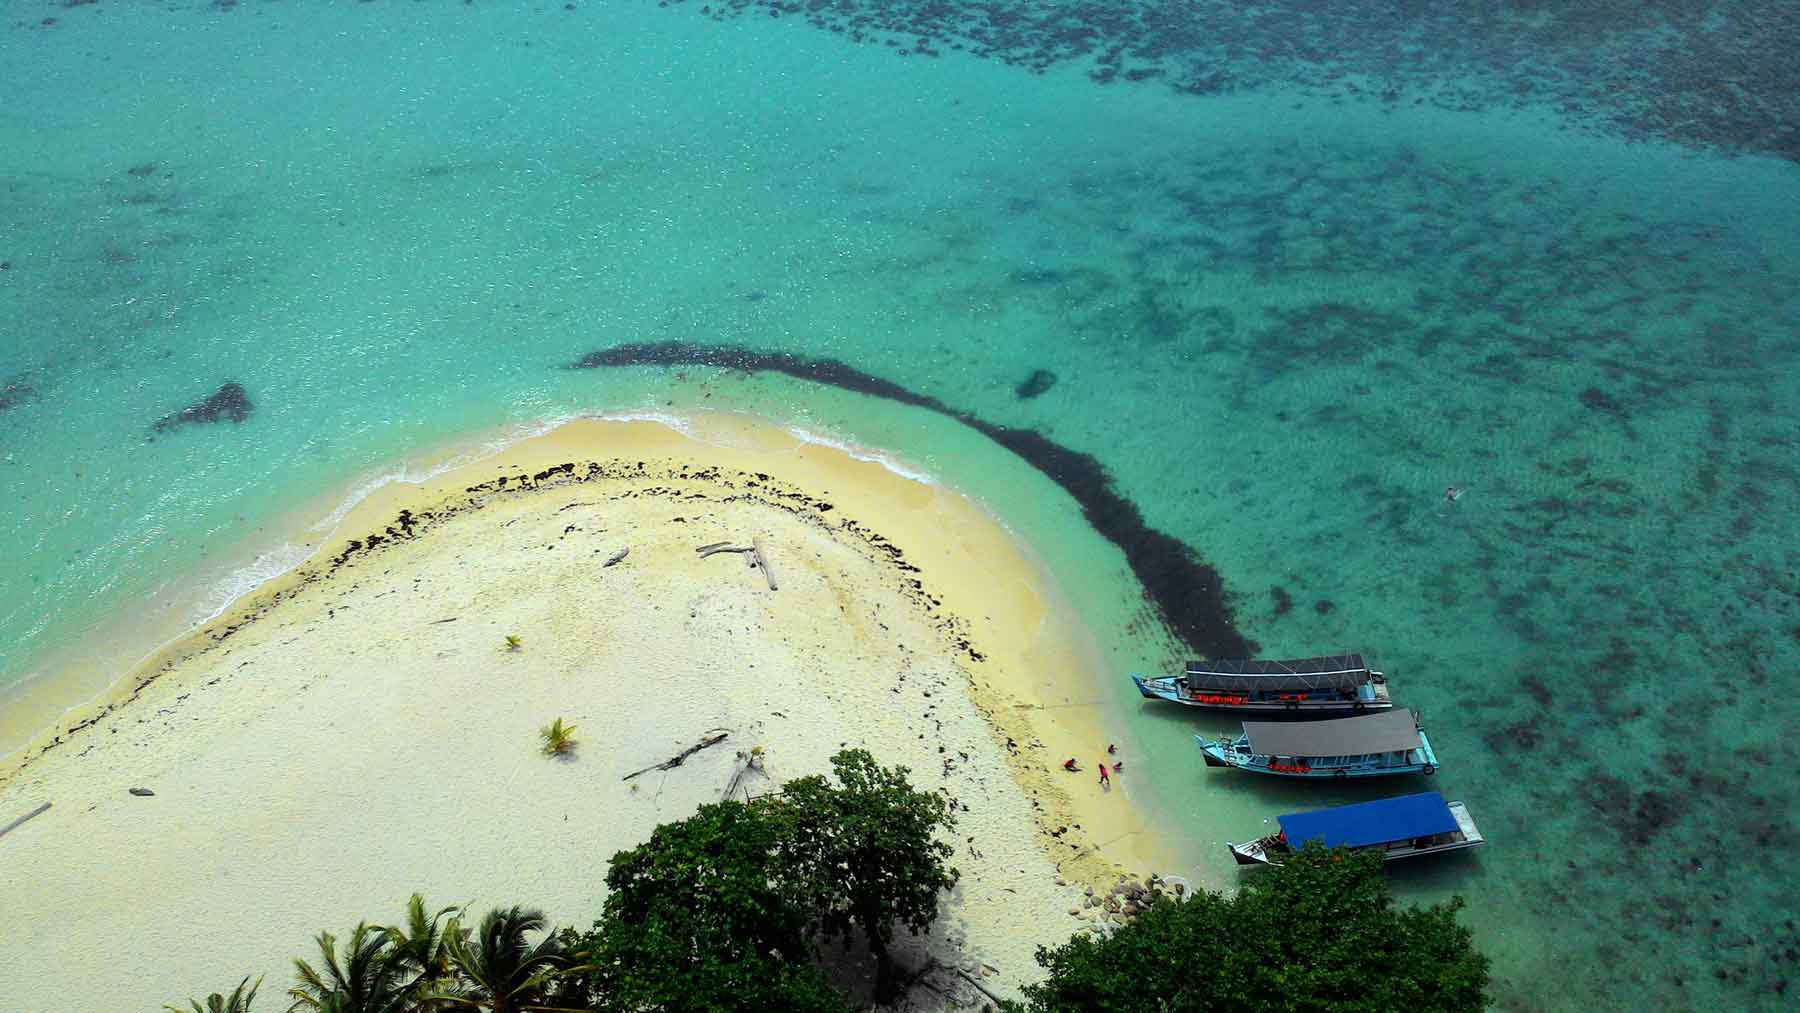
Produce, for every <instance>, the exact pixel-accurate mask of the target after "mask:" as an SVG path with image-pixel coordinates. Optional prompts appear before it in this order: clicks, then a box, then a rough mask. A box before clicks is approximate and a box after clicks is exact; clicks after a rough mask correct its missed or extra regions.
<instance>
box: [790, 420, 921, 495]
mask: <svg viewBox="0 0 1800 1013" xmlns="http://www.w3.org/2000/svg"><path fill="white" fill-rule="evenodd" d="M787 431H788V434H789V435H790V436H792V437H794V438H795V439H797V440H799V441H801V442H802V443H811V444H813V445H814V446H819V447H830V448H831V449H833V450H836V451H838V452H839V453H842V454H848V455H849V456H851V457H854V458H855V459H857V460H858V461H867V462H869V463H870V464H879V465H881V466H882V467H883V468H886V469H887V470H889V471H891V472H893V473H894V474H896V475H899V476H900V477H901V478H904V479H907V480H909V481H913V482H917V483H919V484H920V485H937V484H938V482H937V480H936V479H934V478H932V477H931V475H930V474H929V473H927V472H924V471H921V470H919V469H917V468H914V467H911V466H909V465H906V464H902V463H901V462H899V461H897V460H895V459H894V458H892V457H889V456H888V455H886V454H883V453H880V452H879V451H874V450H869V449H867V448H865V447H859V446H857V445H856V444H854V443H847V442H845V441H843V440H837V439H833V438H831V437H829V436H821V435H820V434H818V433H814V432H809V431H807V430H805V429H802V428H800V427H799V426H789V427H787Z"/></svg>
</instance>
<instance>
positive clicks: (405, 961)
mask: <svg viewBox="0 0 1800 1013" xmlns="http://www.w3.org/2000/svg"><path fill="white" fill-rule="evenodd" d="M461 910H462V908H459V907H447V908H443V909H441V910H439V911H438V912H437V913H436V914H433V915H431V916H430V917H427V916H426V914H425V898H424V897H421V896H420V895H418V894H416V893H415V894H413V895H412V899H411V900H409V901H407V902H406V924H405V925H404V926H401V925H389V926H387V927H385V928H383V929H382V930H381V931H382V933H383V934H385V935H386V936H387V940H388V945H389V947H390V950H389V953H390V957H389V959H390V960H391V961H393V963H394V965H395V967H396V969H398V970H399V972H400V974H401V977H402V980H403V981H404V982H405V984H404V985H403V988H404V989H405V991H406V994H407V995H409V996H414V997H422V996H424V995H426V994H427V993H429V992H432V991H434V990H435V989H436V987H437V985H438V984H439V983H440V982H442V981H443V979H445V978H448V977H449V976H450V946H449V942H450V937H449V933H448V931H447V927H445V928H440V927H439V925H438V923H439V922H441V921H443V920H444V919H445V918H449V917H452V916H454V915H456V914H457V913H458V912H460V911H461ZM452 924H454V921H452Z"/></svg>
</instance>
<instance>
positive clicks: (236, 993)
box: [163, 974, 262, 1013]
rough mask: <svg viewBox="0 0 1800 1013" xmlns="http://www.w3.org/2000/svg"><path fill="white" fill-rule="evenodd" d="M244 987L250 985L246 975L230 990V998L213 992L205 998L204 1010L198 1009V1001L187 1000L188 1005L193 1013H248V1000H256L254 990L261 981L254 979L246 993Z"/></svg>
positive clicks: (177, 1008) (177, 1012)
mask: <svg viewBox="0 0 1800 1013" xmlns="http://www.w3.org/2000/svg"><path fill="white" fill-rule="evenodd" d="M245 985H250V976H249V975H247V974H246V975H244V980H243V981H240V982H238V987H236V988H234V989H232V990H231V996H230V998H227V997H225V996H222V995H220V994H219V993H217V992H214V993H213V994H212V995H209V996H207V997H206V1008H204V1009H202V1008H201V1007H200V1000H198V999H189V1000H188V1005H190V1006H192V1007H194V1011H193V1013H250V1000H252V999H254V998H256V990H257V989H259V988H261V987H262V979H261V978H258V979H256V984H254V985H250V991H248V992H246V991H244V986H245ZM163 1009H166V1010H173V1011H174V1013H187V1011H186V1010H184V1009H182V1008H181V1007H180V1006H164V1007H163Z"/></svg>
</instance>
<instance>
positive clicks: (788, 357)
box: [571, 341, 1257, 658]
mask: <svg viewBox="0 0 1800 1013" xmlns="http://www.w3.org/2000/svg"><path fill="white" fill-rule="evenodd" d="M622 366H718V367H720V368H724V369H736V370H742V371H743V372H746V373H757V372H769V373H783V374H786V375H788V376H792V377H796V378H798V379H801V380H808V381H811V382H814V383H823V384H827V385H829V386H832V387H839V388H842V389H844V390H849V391H855V392H857V393H860V394H868V395H871V396H873V397H879V398H885V399H886V400H889V401H896V402H899V403H900V404H905V405H912V406H914V407H918V408H924V409H927V410H929V411H934V412H937V413H939V414H940V415H946V416H949V417H950V418H953V419H955V420H957V421H958V422H961V423H962V424H963V425H965V426H968V427H969V428H971V429H973V430H975V431H976V432H979V433H981V434H982V435H984V436H986V437H988V438H989V439H991V440H993V441H994V442H995V443H998V444H1000V445H1001V446H1003V447H1005V448H1006V449H1008V450H1010V451H1012V452H1013V453H1015V454H1017V455H1018V456H1019V457H1021V458H1023V459H1024V460H1025V461H1026V462H1027V463H1028V464H1030V465H1031V466H1032V467H1034V468H1036V469H1037V470H1038V471H1040V472H1043V473H1044V475H1046V476H1047V477H1048V478H1049V479H1050V480H1051V481H1053V482H1055V483H1056V484H1057V485H1060V486H1062V487H1063V489H1064V490H1066V491H1067V492H1068V493H1069V495H1070V496H1073V497H1074V498H1075V502H1077V503H1079V504H1081V512H1082V516H1084V517H1086V518H1087V521H1088V523H1089V524H1090V525H1092V526H1093V528H1094V530H1095V531H1097V532H1099V533H1100V535H1101V536H1102V537H1104V538H1105V539H1106V540H1107V541H1110V542H1112V543H1113V544H1114V545H1117V546H1118V547H1119V549H1120V550H1121V551H1123V552H1124V553H1125V561H1126V562H1127V563H1128V564H1130V566H1131V571H1132V573H1134V574H1136V575H1137V579H1138V582H1139V583H1141V584H1142V585H1143V586H1144V592H1145V594H1146V595H1147V596H1148V597H1149V598H1150V600H1151V601H1152V602H1154V603H1155V604H1156V607H1157V608H1158V610H1160V611H1161V613H1162V617H1163V622H1164V623H1165V624H1167V625H1168V627H1169V629H1170V630H1171V631H1173V632H1174V633H1175V635H1176V636H1178V637H1180V638H1181V640H1182V641H1183V642H1185V643H1186V644H1187V646H1188V647H1190V648H1192V649H1193V650H1195V651H1197V652H1199V653H1200V654H1201V655H1203V656H1205V657H1208V658H1247V657H1250V656H1252V655H1254V654H1255V653H1256V651H1257V644H1256V642H1255V641H1253V640H1250V639H1248V638H1246V637H1244V636H1243V635H1242V634H1240V633H1239V632H1238V631H1237V623H1236V620H1235V618H1234V616H1233V613H1232V609H1231V605H1230V604H1229V603H1228V602H1227V600H1226V597H1225V582H1224V580H1223V579H1222V578H1221V577H1220V576H1219V572H1218V571H1217V570H1215V569H1213V567H1212V566H1210V565H1208V564H1207V563H1206V562H1204V561H1203V560H1201V559H1200V558H1199V556H1198V555H1197V554H1196V553H1195V552H1194V550H1193V549H1191V548H1189V547H1188V546H1187V545H1186V544H1185V543H1183V542H1182V541H1181V540H1179V539H1177V538H1175V537H1173V536H1172V535H1169V534H1166V533H1164V532H1161V531H1158V530H1156V529H1155V528H1152V527H1150V526H1149V525H1148V524H1145V523H1144V517H1143V514H1142V513H1140V512H1139V511H1138V508H1137V505H1136V504H1134V503H1132V502H1131V501H1130V500H1128V499H1126V498H1125V497H1123V496H1121V495H1119V493H1118V492H1117V491H1116V490H1115V489H1114V488H1113V485H1112V476H1110V475H1109V474H1107V471H1106V468H1105V467H1104V466H1102V465H1101V464H1100V462H1099V461H1098V460H1096V459H1095V458H1094V457H1092V456H1091V455H1088V454H1083V453H1081V452H1079V451H1076V450H1071V449H1070V448H1068V447H1065V446H1063V445H1062V444H1060V443H1056V442H1053V441H1051V440H1050V439H1048V438H1047V437H1045V436H1044V435H1043V434H1042V433H1039V432H1037V431H1036V430H1032V429H1015V428H1012V427H1010V426H1002V425H996V424H994V423H992V422H987V421H984V420H982V419H980V418H977V417H976V416H975V415H973V414H971V413H969V412H965V411H960V410H958V409H955V408H951V407H950V406H949V405H946V404H944V403H943V402H942V401H939V400H938V399H937V398H934V397H931V396H929V395H925V394H920V393H918V392H916V391H912V390H908V389H907V388H905V387H902V386H900V385H899V384H897V383H894V382H893V381H892V380H884V379H882V378H881V377H878V376H872V375H870V374H868V373H864V372H862V371H861V370H859V369H856V368H854V367H852V366H849V365H846V364H845V363H843V362H840V361H838V360H837V359H814V358H808V357H806V356H800V355H794V354H792V353H788V352H756V351H751V350H750V349H746V348H738V347H734V346H730V345H691V344H688V343H686V342H680V341H665V342H658V343H647V344H629V345H619V346H618V347H615V348H609V349H606V350H605V351H600V352H590V353H588V354H587V355H585V356H583V357H582V358H581V359H580V360H579V361H577V362H575V363H573V364H572V366H571V368H573V369H600V368H617V367H622Z"/></svg>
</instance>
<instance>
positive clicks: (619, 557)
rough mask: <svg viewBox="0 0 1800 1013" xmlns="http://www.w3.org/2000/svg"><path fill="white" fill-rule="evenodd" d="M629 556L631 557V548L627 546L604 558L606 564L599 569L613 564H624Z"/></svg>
mask: <svg viewBox="0 0 1800 1013" xmlns="http://www.w3.org/2000/svg"><path fill="white" fill-rule="evenodd" d="M629 555H631V546H629V545H627V546H625V547H624V548H623V549H620V550H619V551H617V552H615V553H613V554H612V555H610V556H608V557H606V563H605V564H604V565H603V566H602V567H601V569H605V568H606V567H608V566H612V565H614V564H617V563H621V562H624V560H625V557H626V556H629Z"/></svg>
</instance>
